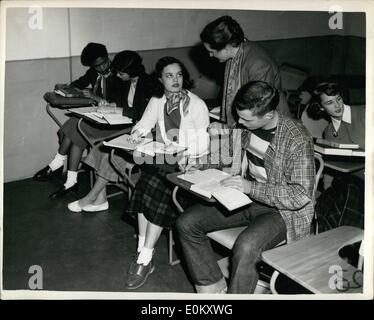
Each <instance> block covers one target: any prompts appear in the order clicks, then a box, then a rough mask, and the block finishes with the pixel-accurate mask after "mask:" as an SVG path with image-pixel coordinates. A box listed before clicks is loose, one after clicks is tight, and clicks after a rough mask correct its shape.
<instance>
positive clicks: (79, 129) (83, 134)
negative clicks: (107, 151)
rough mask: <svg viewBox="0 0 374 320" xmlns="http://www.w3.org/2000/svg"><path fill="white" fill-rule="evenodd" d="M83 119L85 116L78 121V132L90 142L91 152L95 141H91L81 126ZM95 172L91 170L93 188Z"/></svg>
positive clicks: (91, 185)
mask: <svg viewBox="0 0 374 320" xmlns="http://www.w3.org/2000/svg"><path fill="white" fill-rule="evenodd" d="M82 121H83V118H80V119H79V121H78V125H77V126H78V132H79V133H80V134H81V135H82V136H83V138H85V139H86V141H87V142H88V144H89V147H88V152H90V150H91V148H92V147H93V146H94V143H93V142H92V141H91V139H90V138H89V137H88V136H87V135H86V133H85V132H84V130H83V129H82V127H81V124H82ZM95 178H96V177H95V172H94V170H90V187H91V188H92V187H93V186H94V183H95Z"/></svg>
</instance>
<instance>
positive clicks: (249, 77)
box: [200, 16, 290, 129]
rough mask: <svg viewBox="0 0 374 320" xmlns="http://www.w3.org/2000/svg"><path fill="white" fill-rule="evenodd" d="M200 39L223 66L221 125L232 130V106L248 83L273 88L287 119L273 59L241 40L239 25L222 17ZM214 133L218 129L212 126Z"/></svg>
mask: <svg viewBox="0 0 374 320" xmlns="http://www.w3.org/2000/svg"><path fill="white" fill-rule="evenodd" d="M200 39H201V41H202V42H203V44H204V46H205V48H206V49H207V50H208V52H209V55H210V56H211V57H215V58H217V59H218V60H219V62H221V63H226V67H225V76H224V87H223V97H222V106H221V114H220V121H221V122H222V123H224V124H227V126H228V127H230V128H232V127H233V126H234V125H235V122H236V121H235V118H234V116H233V114H232V103H233V101H234V98H235V95H236V93H237V92H238V90H239V88H240V87H242V86H243V85H245V84H246V83H248V82H249V81H264V82H267V83H269V84H270V85H272V86H274V87H275V88H276V89H277V90H278V92H279V94H280V102H279V105H278V111H281V112H282V113H283V114H284V115H286V116H290V111H289V109H288V104H287V101H286V98H285V95H284V94H283V93H282V90H281V77H280V73H279V69H278V66H277V65H276V63H275V62H274V60H273V58H272V57H270V55H269V54H267V53H266V52H265V50H264V49H262V48H261V47H260V46H259V45H258V44H256V43H255V42H253V41H249V40H247V39H246V38H245V37H244V32H243V30H242V28H241V27H240V25H239V23H238V22H236V21H235V20H234V19H233V18H231V17H230V16H223V17H220V18H218V19H217V20H214V21H213V22H211V23H209V24H208V25H207V26H206V27H205V28H204V29H203V31H202V32H201V34H200ZM213 127H216V128H217V129H218V128H220V127H221V126H220V125H219V124H218V123H214V125H213V126H212V128H213Z"/></svg>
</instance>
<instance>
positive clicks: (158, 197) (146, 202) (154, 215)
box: [127, 165, 178, 228]
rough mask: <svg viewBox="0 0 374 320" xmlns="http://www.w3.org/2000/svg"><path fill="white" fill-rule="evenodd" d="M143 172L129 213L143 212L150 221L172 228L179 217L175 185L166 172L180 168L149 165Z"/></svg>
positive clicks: (130, 204)
mask: <svg viewBox="0 0 374 320" xmlns="http://www.w3.org/2000/svg"><path fill="white" fill-rule="evenodd" d="M143 167H145V168H142V174H141V176H140V179H139V181H138V183H137V184H136V188H135V191H134V194H133V196H132V199H131V201H130V203H129V207H128V210H127V211H128V213H129V214H137V213H143V214H144V216H145V217H146V218H147V220H148V221H150V222H152V223H153V224H155V225H158V226H160V227H164V228H172V227H173V226H174V223H175V220H176V218H177V217H178V212H177V209H176V208H175V205H174V204H173V200H172V192H173V189H174V185H173V184H172V183H170V182H169V181H168V180H167V179H166V174H168V173H170V172H175V171H177V170H178V167H177V166H168V165H161V166H160V165H148V166H143Z"/></svg>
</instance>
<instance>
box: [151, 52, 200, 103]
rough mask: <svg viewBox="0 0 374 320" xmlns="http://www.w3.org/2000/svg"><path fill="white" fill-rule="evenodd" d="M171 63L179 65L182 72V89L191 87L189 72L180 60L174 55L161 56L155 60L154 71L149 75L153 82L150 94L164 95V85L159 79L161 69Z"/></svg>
mask: <svg viewBox="0 0 374 320" xmlns="http://www.w3.org/2000/svg"><path fill="white" fill-rule="evenodd" d="M173 63H176V64H178V65H179V66H180V67H181V70H182V74H183V89H187V90H189V89H191V88H192V87H193V81H192V80H191V78H190V74H189V72H188V71H187V69H186V67H185V66H184V64H183V63H182V62H181V61H180V60H178V59H176V58H174V57H162V58H161V59H160V60H158V61H157V63H156V67H155V71H154V72H153V73H152V75H151V77H152V82H153V85H152V96H155V97H158V98H161V97H162V96H163V95H164V87H163V85H162V84H161V82H160V80H159V79H160V78H161V76H162V71H163V70H164V68H165V67H166V66H168V65H170V64H173Z"/></svg>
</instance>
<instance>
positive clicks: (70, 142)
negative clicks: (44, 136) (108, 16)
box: [34, 43, 119, 198]
mask: <svg viewBox="0 0 374 320" xmlns="http://www.w3.org/2000/svg"><path fill="white" fill-rule="evenodd" d="M81 63H82V65H84V66H87V67H89V69H88V70H87V72H86V73H85V74H84V75H83V76H82V77H80V78H79V79H77V80H75V81H73V82H72V83H71V84H70V86H72V87H75V88H78V89H81V90H82V92H83V94H84V96H86V97H89V98H92V99H94V100H95V101H96V102H97V103H102V102H104V101H108V102H110V101H113V99H114V95H115V92H114V88H115V86H116V85H115V83H116V82H117V81H119V80H118V79H116V77H115V76H114V75H113V74H112V73H111V71H110V65H111V61H110V59H109V57H108V51H107V49H106V47H105V46H104V45H102V44H99V43H89V44H87V46H86V47H85V48H84V49H83V51H82V54H81ZM88 87H91V89H88ZM78 121H79V119H78V118H76V117H71V118H70V119H69V120H68V121H66V122H65V123H64V125H63V126H62V128H61V129H60V130H59V136H60V137H61V140H60V146H59V148H58V151H57V153H56V155H55V157H54V158H53V159H52V161H51V162H50V163H49V164H48V165H47V166H46V167H45V168H43V169H42V170H40V171H38V172H37V173H36V174H35V175H34V180H37V181H47V180H49V179H50V178H52V177H53V176H55V175H58V174H61V173H62V168H63V165H64V161H65V160H67V158H68V173H67V179H66V182H65V184H64V185H63V186H62V187H61V188H60V189H59V190H58V191H57V192H54V193H53V194H51V196H50V197H51V198H58V197H61V196H64V195H66V194H67V193H70V192H72V191H76V190H77V170H78V165H79V162H80V160H81V157H82V153H83V150H84V149H85V148H86V147H87V141H86V140H85V139H84V138H83V136H82V135H81V134H80V133H79V131H78V127H77V124H78ZM84 127H86V129H92V130H91V131H94V132H97V133H99V136H106V135H108V134H110V132H111V130H109V131H108V130H105V129H104V130H103V128H97V127H95V126H92V125H91V124H88V123H85V124H84ZM107 131H108V132H107ZM94 132H92V133H91V134H92V135H94ZM91 134H90V135H91Z"/></svg>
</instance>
